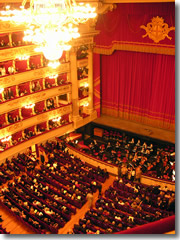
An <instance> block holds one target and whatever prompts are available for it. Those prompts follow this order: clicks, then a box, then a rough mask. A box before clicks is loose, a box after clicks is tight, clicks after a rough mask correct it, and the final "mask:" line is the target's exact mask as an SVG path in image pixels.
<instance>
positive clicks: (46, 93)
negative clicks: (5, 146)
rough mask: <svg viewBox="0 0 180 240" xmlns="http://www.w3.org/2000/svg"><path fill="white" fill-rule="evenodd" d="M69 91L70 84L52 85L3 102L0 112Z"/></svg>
mask: <svg viewBox="0 0 180 240" xmlns="http://www.w3.org/2000/svg"><path fill="white" fill-rule="evenodd" d="M69 92H71V84H68V85H63V86H58V87H54V88H51V89H47V90H43V91H41V92H37V93H32V94H30V95H27V96H23V97H20V98H18V99H15V100H11V101H8V102H4V103H3V104H1V107H0V114H3V113H6V112H9V111H12V110H14V109H18V108H22V107H24V106H26V105H29V104H32V103H36V102H40V101H43V100H45V99H48V98H51V97H55V96H58V95H61V94H65V93H69Z"/></svg>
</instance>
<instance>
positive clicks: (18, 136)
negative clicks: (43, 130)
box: [12, 131, 22, 140]
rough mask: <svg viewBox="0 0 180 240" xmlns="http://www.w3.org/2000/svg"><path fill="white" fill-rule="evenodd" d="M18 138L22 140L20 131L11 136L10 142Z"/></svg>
mask: <svg viewBox="0 0 180 240" xmlns="http://www.w3.org/2000/svg"><path fill="white" fill-rule="evenodd" d="M18 138H22V131H20V132H16V133H14V134H13V135H12V140H18Z"/></svg>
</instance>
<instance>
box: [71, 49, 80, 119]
mask: <svg viewBox="0 0 180 240" xmlns="http://www.w3.org/2000/svg"><path fill="white" fill-rule="evenodd" d="M69 58H70V77H71V83H72V107H73V111H72V117H73V121H74V122H76V121H77V120H78V119H79V118H80V116H79V99H78V79H77V60H76V49H75V48H72V50H71V51H70V56H69Z"/></svg>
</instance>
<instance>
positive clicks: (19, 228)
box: [0, 175, 115, 234]
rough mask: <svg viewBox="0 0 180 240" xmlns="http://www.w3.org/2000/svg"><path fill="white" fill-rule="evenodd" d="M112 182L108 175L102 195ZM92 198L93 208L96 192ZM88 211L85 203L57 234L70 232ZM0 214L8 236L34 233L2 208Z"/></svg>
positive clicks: (96, 196) (103, 185)
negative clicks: (8, 233)
mask: <svg viewBox="0 0 180 240" xmlns="http://www.w3.org/2000/svg"><path fill="white" fill-rule="evenodd" d="M114 180H115V177H114V176H111V175H110V176H109V178H108V179H107V180H106V181H105V183H103V184H102V193H104V192H105V190H106V189H108V188H109V186H110V185H112V184H113V182H114ZM93 197H94V199H93V206H94V204H95V202H96V201H97V199H98V191H96V192H95V193H94V194H93ZM88 209H89V208H88V202H87V203H86V204H85V205H84V206H83V207H82V208H81V209H77V212H76V214H75V215H73V216H72V218H71V220H70V221H69V222H67V223H66V224H65V226H64V227H63V228H61V229H59V232H58V234H67V232H69V231H71V230H72V229H73V226H74V224H77V223H78V222H79V219H80V218H83V217H84V215H85V213H86V212H87V211H88ZM0 214H1V216H2V219H3V222H2V226H3V228H6V230H7V232H10V234H34V232H33V231H32V230H31V229H30V228H28V227H26V226H25V225H24V224H23V223H21V222H20V221H19V220H17V219H16V217H14V216H13V215H11V214H10V213H9V212H8V211H7V210H6V209H4V208H3V207H2V206H0Z"/></svg>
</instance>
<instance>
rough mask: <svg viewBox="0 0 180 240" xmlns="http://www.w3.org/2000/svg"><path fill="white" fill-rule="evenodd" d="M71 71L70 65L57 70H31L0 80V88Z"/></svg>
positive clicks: (47, 68) (46, 68) (66, 64)
mask: <svg viewBox="0 0 180 240" xmlns="http://www.w3.org/2000/svg"><path fill="white" fill-rule="evenodd" d="M69 71H70V67H69V63H63V64H61V65H60V66H59V67H58V68H57V69H52V68H49V67H45V68H39V69H35V70H30V71H26V72H22V73H17V74H14V75H9V76H6V77H1V78H0V88H6V87H10V86H13V85H19V84H20V83H24V82H28V81H33V80H36V79H40V78H46V77H48V76H51V75H54V74H61V73H68V72H69Z"/></svg>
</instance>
